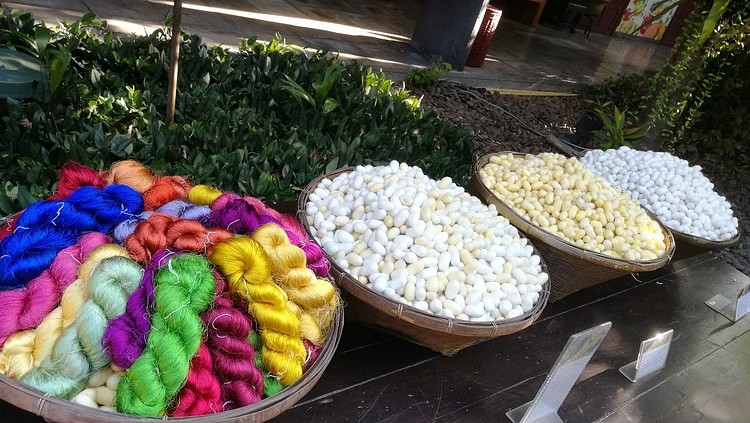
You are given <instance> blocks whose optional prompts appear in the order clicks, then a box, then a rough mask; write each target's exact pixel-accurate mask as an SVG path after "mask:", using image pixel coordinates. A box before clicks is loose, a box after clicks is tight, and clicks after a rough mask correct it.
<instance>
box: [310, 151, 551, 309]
mask: <svg viewBox="0 0 750 423" xmlns="http://www.w3.org/2000/svg"><path fill="white" fill-rule="evenodd" d="M306 214H307V222H308V224H309V226H310V231H311V233H312V234H313V236H314V237H315V238H317V240H318V241H319V243H320V244H321V245H322V246H323V249H324V250H325V251H326V253H327V254H328V255H329V256H330V257H332V258H333V260H335V262H336V263H337V264H338V265H339V266H340V267H341V268H343V269H344V270H346V272H348V273H349V274H350V275H351V276H353V277H354V278H356V279H357V280H359V281H360V282H361V283H362V284H364V285H366V286H367V287H368V288H369V289H371V290H373V291H375V292H377V293H379V294H382V295H384V296H385V297H387V298H389V299H390V300H392V301H396V302H400V303H403V304H408V305H410V306H413V307H415V308H417V309H419V310H421V311H423V312H427V313H431V314H434V315H437V316H443V317H447V318H457V319H461V320H468V321H478V322H481V321H495V320H503V319H510V318H514V317H518V316H522V315H524V314H527V313H529V312H530V311H532V310H533V308H534V306H535V305H536V304H537V302H538V301H539V299H540V294H541V293H542V292H543V290H544V289H545V284H546V283H548V275H547V274H546V273H545V272H544V271H543V270H542V265H541V258H540V257H539V256H538V255H537V254H536V253H535V251H534V248H533V247H532V246H531V245H530V244H529V243H528V241H527V239H526V238H525V237H522V236H521V235H519V233H518V230H517V229H516V228H515V227H513V226H512V225H511V224H510V222H509V221H508V219H506V218H505V217H503V216H500V215H498V213H497V210H496V209H495V207H494V206H493V205H490V206H487V205H484V204H482V203H481V202H480V201H479V200H478V199H477V198H475V197H472V196H471V195H469V194H468V193H466V192H465V191H464V189H463V188H462V187H459V186H457V185H456V184H454V183H453V182H452V181H451V179H450V178H443V179H441V180H439V181H437V180H434V179H431V178H429V177H428V176H426V175H425V174H424V173H423V172H422V170H421V169H420V168H418V167H411V166H408V165H407V164H405V163H398V162H396V161H393V162H391V163H390V164H389V165H388V166H376V167H373V166H358V167H356V168H355V169H354V170H353V171H351V172H348V173H344V174H341V175H338V176H337V177H335V178H334V179H333V180H331V179H328V178H325V179H323V180H321V182H320V183H319V184H318V185H317V187H316V188H315V190H314V192H312V193H311V194H310V195H309V198H308V202H307V204H306Z"/></svg>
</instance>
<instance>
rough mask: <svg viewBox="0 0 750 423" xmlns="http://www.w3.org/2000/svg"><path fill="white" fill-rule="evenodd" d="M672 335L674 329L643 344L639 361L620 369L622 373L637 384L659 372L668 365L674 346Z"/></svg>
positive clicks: (639, 353) (639, 352)
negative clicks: (670, 348) (671, 349)
mask: <svg viewBox="0 0 750 423" xmlns="http://www.w3.org/2000/svg"><path fill="white" fill-rule="evenodd" d="M672 335H674V329H670V330H669V331H667V332H664V333H660V334H658V335H656V336H655V337H653V338H651V339H646V340H645V341H643V342H641V349H640V350H639V351H638V359H637V360H636V361H634V362H632V363H630V364H626V365H624V366H622V367H620V373H622V374H623V375H625V377H626V378H628V380H630V381H631V382H633V383H635V382H637V381H639V380H641V379H643V378H645V377H647V376H651V375H653V374H654V373H657V372H659V371H660V370H661V369H663V368H664V366H665V365H666V364H667V356H668V355H669V347H670V346H671V345H672Z"/></svg>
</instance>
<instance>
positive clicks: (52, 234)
mask: <svg viewBox="0 0 750 423" xmlns="http://www.w3.org/2000/svg"><path fill="white" fill-rule="evenodd" d="M142 207H143V200H142V199H141V197H140V195H138V193H137V192H135V191H134V190H132V189H131V188H129V187H126V186H123V185H112V186H109V187H107V188H105V189H102V190H100V189H97V188H94V187H90V186H86V187H83V188H80V189H78V190H76V191H75V192H73V193H72V194H70V196H68V198H66V199H65V200H61V201H40V202H37V203H34V204H32V205H30V206H29V207H27V208H26V210H25V211H24V212H23V214H21V216H20V217H19V219H18V221H17V222H16V228H15V230H14V233H13V234H11V235H9V236H7V237H5V238H4V239H3V240H2V241H0V290H3V289H9V288H17V287H21V286H24V285H25V284H26V283H28V282H29V281H30V280H31V279H33V278H35V277H37V276H39V274H40V273H42V271H44V269H46V268H47V267H49V265H50V263H51V262H52V260H54V258H55V256H56V255H57V253H58V252H59V251H60V250H62V249H63V248H65V247H69V246H71V245H73V244H75V242H76V241H77V240H78V238H79V237H80V235H81V234H83V233H84V232H89V231H95V232H103V233H109V232H110V231H111V230H112V229H113V228H114V227H115V226H116V225H117V224H118V223H120V222H121V221H123V220H125V219H127V218H128V217H130V216H131V215H132V214H137V213H140V212H141V210H142Z"/></svg>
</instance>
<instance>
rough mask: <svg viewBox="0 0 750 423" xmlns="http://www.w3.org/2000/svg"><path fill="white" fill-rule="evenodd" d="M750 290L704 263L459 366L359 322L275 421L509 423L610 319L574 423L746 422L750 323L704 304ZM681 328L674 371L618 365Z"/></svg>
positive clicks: (658, 276)
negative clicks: (583, 337) (569, 345)
mask: <svg viewBox="0 0 750 423" xmlns="http://www.w3.org/2000/svg"><path fill="white" fill-rule="evenodd" d="M636 278H637V279H636ZM748 282H750V278H748V277H747V276H745V275H743V274H741V273H740V272H738V271H737V270H735V269H734V268H732V267H731V266H729V265H727V264H726V263H724V262H722V261H721V260H720V259H718V257H717V256H715V255H711V254H704V255H701V256H697V257H693V258H690V259H687V260H683V261H680V262H677V263H673V264H671V265H670V266H668V267H667V268H665V269H661V270H659V271H656V272H651V273H648V274H642V275H635V277H633V276H627V277H624V278H620V279H618V280H615V281H610V282H606V283H603V284H600V285H597V286H594V287H592V288H589V289H586V290H583V291H580V292H578V293H576V294H573V295H571V296H569V297H566V298H564V299H563V300H561V301H559V302H557V303H553V304H550V305H549V306H548V307H547V309H546V310H545V313H544V314H543V315H542V317H541V319H540V320H539V321H538V322H537V323H536V324H534V325H533V326H531V327H530V328H528V329H526V330H524V331H522V332H518V333H516V334H513V335H508V336H505V337H501V338H497V339H494V340H491V341H487V342H484V343H481V344H478V345H475V346H472V347H469V348H467V349H465V350H463V351H461V352H459V353H458V354H457V355H456V356H454V357H452V358H448V357H443V356H441V355H439V354H436V353H434V352H432V351H430V350H428V349H426V348H423V347H419V346H416V345H413V344H411V343H408V342H406V341H403V340H400V339H397V338H393V337H391V336H389V335H385V334H382V333H380V332H377V331H374V330H371V329H368V328H365V327H362V326H358V325H347V326H346V328H345V331H344V336H343V338H342V341H341V343H340V346H339V350H338V351H337V353H336V356H335V357H334V358H333V360H332V362H331V364H330V366H329V367H328V370H327V371H326V373H325V374H324V375H323V377H322V379H321V380H320V382H319V383H318V384H317V385H316V386H315V388H313V390H312V391H311V392H310V393H309V394H308V395H307V396H306V397H305V398H303V399H302V400H301V401H300V402H299V403H298V404H297V405H295V406H294V407H293V408H291V409H290V410H287V411H286V412H285V413H283V414H282V415H281V416H279V417H277V418H276V419H274V420H273V421H274V422H277V423H279V422H281V423H284V422H325V421H328V422H354V421H360V422H394V423H396V422H404V421H408V422H426V421H442V422H463V421H506V420H505V416H504V414H505V412H506V411H508V410H509V409H511V408H514V407H516V406H518V405H521V404H523V403H524V402H526V401H529V400H530V399H531V398H532V397H533V396H534V395H535V393H536V391H537V390H538V389H539V387H540V385H541V384H542V382H543V381H544V378H545V377H546V374H547V372H548V371H549V369H550V368H551V366H552V364H553V363H554V361H555V359H556V358H557V355H558V354H559V352H560V349H561V348H562V346H563V345H564V343H565V342H566V340H567V338H568V337H569V336H570V335H571V334H572V333H575V332H578V331H580V330H584V329H587V328H589V327H591V326H593V325H595V324H598V323H601V322H604V321H607V320H611V321H612V322H613V328H612V330H611V331H610V334H609V335H608V336H607V338H606V339H605V340H604V342H603V343H602V346H601V347H600V349H599V351H598V352H597V353H596V354H595V355H594V357H593V359H592V361H591V363H590V364H589V366H587V368H586V370H585V371H584V373H583V375H582V377H581V378H580V380H579V382H578V383H577V385H576V386H575V387H574V388H573V390H572V391H571V393H570V395H569V396H568V398H567V400H566V401H565V403H564V404H563V406H562V408H561V409H560V415H561V417H562V418H563V420H564V421H597V420H600V419H603V420H602V421H605V422H608V423H609V422H620V421H628V420H627V419H633V418H635V417H638V418H640V421H670V422H682V421H685V422H689V421H698V420H699V419H697V418H695V416H698V415H699V414H700V413H703V414H701V415H704V416H709V417H711V418H708V421H743V420H742V418H740V417H739V416H746V415H748V414H750V403H748V402H747V401H737V399H738V398H737V395H738V394H737V392H746V391H747V388H748V386H747V385H748V382H747V380H750V378H748V377H747V376H748V372H750V353H748V351H750V319H748V318H745V319H743V320H742V321H740V322H738V323H736V324H731V323H730V322H729V321H728V320H726V319H725V318H724V317H723V316H721V315H719V314H717V313H715V312H713V311H712V310H711V309H709V308H708V307H706V306H705V305H704V304H703V301H705V300H706V299H708V298H710V297H711V296H713V295H714V294H717V293H721V294H723V295H725V296H732V295H733V293H735V292H736V290H737V289H738V287H739V286H741V285H742V284H743V283H748ZM669 328H673V329H675V339H674V341H673V346H672V351H671V353H670V358H669V360H668V362H667V367H666V368H665V369H664V370H663V371H662V372H660V373H658V374H657V375H654V376H652V377H651V378H648V379H646V380H643V381H640V382H638V383H636V384H632V383H630V382H629V381H628V380H627V379H626V378H625V377H624V376H622V375H621V374H620V373H619V371H618V368H619V367H620V366H622V365H624V364H627V363H628V362H630V361H632V360H634V359H635V357H636V355H637V351H638V345H639V343H640V341H641V340H643V339H645V338H647V337H650V336H651V335H653V334H654V333H655V332H657V331H660V330H665V329H669ZM717 375H722V376H721V377H719V376H717ZM701 387H705V388H706V389H701ZM732 387H736V388H737V389H736V390H733V389H732ZM680 394H684V396H685V397H684V398H682V399H680V398H679V395H680ZM714 404H720V405H721V408H719V407H717V406H714ZM721 410H723V411H721ZM0 411H2V412H4V415H5V416H8V417H10V420H11V421H21V422H41V421H42V420H41V419H40V418H38V417H36V416H33V415H31V414H29V413H25V412H22V411H20V410H19V409H16V408H14V407H12V406H10V405H8V404H5V403H2V404H0ZM720 412H721V413H723V414H721V413H720ZM717 413H718V414H717ZM724 417H726V419H725V418H724ZM637 420H638V419H635V420H630V421H637Z"/></svg>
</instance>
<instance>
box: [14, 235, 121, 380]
mask: <svg viewBox="0 0 750 423" xmlns="http://www.w3.org/2000/svg"><path fill="white" fill-rule="evenodd" d="M115 256H122V257H129V256H128V252H127V250H125V249H124V248H122V247H120V246H118V245H115V244H104V245H100V246H99V247H97V248H95V249H94V250H92V251H91V253H90V254H89V256H88V258H87V259H86V261H84V262H83V264H81V267H80V269H79V271H78V279H76V280H75V281H74V282H73V283H71V284H70V285H69V286H68V287H67V288H65V292H63V295H62V298H61V300H60V306H58V307H57V308H56V309H54V310H52V312H51V313H50V314H48V315H47V317H45V318H44V320H42V322H41V323H39V326H37V327H36V328H34V329H28V330H24V331H20V332H16V333H14V334H13V335H11V336H10V337H8V339H7V340H6V341H5V344H4V345H3V348H2V350H0V373H3V374H5V375H6V376H8V377H10V378H11V379H15V380H18V379H20V378H21V377H22V376H23V375H25V374H26V373H27V372H28V371H29V370H31V369H32V368H34V367H37V366H39V364H40V363H41V362H42V360H44V359H45V358H46V357H47V356H49V355H50V353H51V352H52V347H54V345H55V342H56V341H57V339H58V338H59V337H60V334H62V332H63V330H65V328H67V327H68V326H70V325H71V324H72V323H73V322H75V320H76V319H77V318H78V314H79V313H80V311H81V307H82V306H83V304H84V303H85V302H86V301H87V300H88V298H89V292H88V283H89V279H90V277H91V273H92V272H93V271H94V269H95V268H96V266H98V265H99V263H100V262H101V261H102V260H104V259H106V258H109V257H115Z"/></svg>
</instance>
